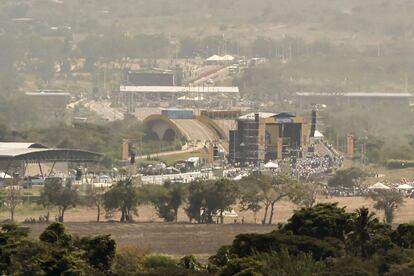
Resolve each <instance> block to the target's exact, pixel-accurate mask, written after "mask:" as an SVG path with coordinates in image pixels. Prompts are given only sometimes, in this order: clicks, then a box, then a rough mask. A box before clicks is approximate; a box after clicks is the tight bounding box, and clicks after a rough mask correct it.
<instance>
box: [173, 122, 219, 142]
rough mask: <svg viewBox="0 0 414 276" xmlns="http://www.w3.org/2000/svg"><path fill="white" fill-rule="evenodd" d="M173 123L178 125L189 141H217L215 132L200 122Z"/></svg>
mask: <svg viewBox="0 0 414 276" xmlns="http://www.w3.org/2000/svg"><path fill="white" fill-rule="evenodd" d="M171 121H173V122H174V123H175V124H176V125H177V127H178V128H179V129H180V131H181V133H183V134H184V136H185V137H186V138H187V140H189V141H193V140H199V141H207V140H210V141H213V140H216V139H217V136H216V135H215V134H214V132H213V131H211V130H210V129H209V128H208V127H207V126H205V125H204V124H203V123H201V122H200V121H198V120H195V119H193V120H188V119H187V120H181V119H175V120H171Z"/></svg>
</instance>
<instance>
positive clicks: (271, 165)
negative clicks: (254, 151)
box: [264, 161, 279, 169]
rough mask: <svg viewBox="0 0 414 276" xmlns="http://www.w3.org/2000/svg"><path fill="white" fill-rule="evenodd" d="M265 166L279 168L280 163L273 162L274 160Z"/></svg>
mask: <svg viewBox="0 0 414 276" xmlns="http://www.w3.org/2000/svg"><path fill="white" fill-rule="evenodd" d="M264 167H265V168H266V169H277V168H279V165H278V164H277V163H275V162H273V161H269V162H267V163H266V164H265V165H264Z"/></svg>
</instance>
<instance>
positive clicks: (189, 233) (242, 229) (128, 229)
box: [28, 222, 275, 261]
mask: <svg viewBox="0 0 414 276" xmlns="http://www.w3.org/2000/svg"><path fill="white" fill-rule="evenodd" d="M28 226H29V227H30V228H31V235H32V237H34V238H37V237H38V236H39V234H40V233H41V231H43V229H44V228H45V227H46V225H45V224H32V225H28ZM65 226H66V227H67V229H68V231H69V232H70V233H72V234H76V235H81V236H85V235H97V234H111V235H112V237H113V238H114V239H115V240H116V242H117V244H118V246H119V247H121V248H122V247H124V246H127V247H137V248H139V249H141V250H145V251H149V252H152V253H162V254H168V255H174V256H184V255H189V254H193V255H195V256H197V258H198V259H200V260H203V261H206V260H207V258H208V257H209V256H211V255H212V254H214V253H215V252H216V251H217V249H218V248H219V247H220V246H222V245H226V244H231V242H232V241H233V239H234V237H235V236H236V235H237V234H240V233H252V232H256V233H266V232H270V231H272V230H273V229H274V228H275V226H274V225H273V226H262V225H249V224H243V225H242V224H225V225H218V224H211V225H197V224H169V223H132V224H121V223H115V222H114V223H109V222H108V223H93V222H68V223H65Z"/></svg>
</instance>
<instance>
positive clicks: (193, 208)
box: [186, 179, 239, 223]
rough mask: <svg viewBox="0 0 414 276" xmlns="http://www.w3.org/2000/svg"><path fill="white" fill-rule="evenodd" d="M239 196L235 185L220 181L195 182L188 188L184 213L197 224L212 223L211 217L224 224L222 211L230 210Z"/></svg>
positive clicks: (228, 181)
mask: <svg viewBox="0 0 414 276" xmlns="http://www.w3.org/2000/svg"><path fill="white" fill-rule="evenodd" d="M238 195H239V191H238V187H237V184H236V183H235V182H233V181H230V180H226V179H221V180H218V181H196V182H192V183H190V185H189V186H188V199H187V201H188V206H187V208H186V213H187V215H188V217H189V218H190V221H191V220H192V219H195V220H196V221H197V222H198V223H212V222H213V216H215V215H217V214H218V216H219V217H220V222H221V223H223V222H224V216H223V213H224V211H227V210H230V209H231V205H233V204H235V203H236V199H237V197H238Z"/></svg>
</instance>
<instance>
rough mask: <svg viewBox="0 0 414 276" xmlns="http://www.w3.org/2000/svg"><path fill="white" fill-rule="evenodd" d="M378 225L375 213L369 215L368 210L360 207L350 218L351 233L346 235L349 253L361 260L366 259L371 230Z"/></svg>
mask: <svg viewBox="0 0 414 276" xmlns="http://www.w3.org/2000/svg"><path fill="white" fill-rule="evenodd" d="M378 224H379V221H378V218H376V217H375V213H370V212H369V210H368V208H365V207H362V208H359V209H358V210H356V212H355V216H354V217H353V218H352V231H351V232H350V233H349V234H348V240H349V244H350V246H351V251H353V253H354V255H356V256H361V257H362V258H366V257H368V246H367V243H369V242H370V240H371V238H372V235H373V230H374V229H375V228H376V226H377V225H378Z"/></svg>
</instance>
